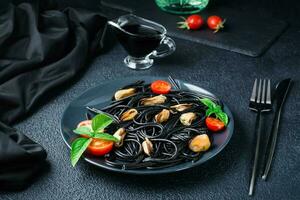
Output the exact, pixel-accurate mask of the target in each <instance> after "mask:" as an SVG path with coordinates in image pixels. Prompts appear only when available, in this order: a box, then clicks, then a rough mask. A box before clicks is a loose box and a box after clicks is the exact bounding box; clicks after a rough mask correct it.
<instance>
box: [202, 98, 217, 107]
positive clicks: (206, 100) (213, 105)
mask: <svg viewBox="0 0 300 200" xmlns="http://www.w3.org/2000/svg"><path fill="white" fill-rule="evenodd" d="M200 101H201V103H203V104H204V105H206V106H207V107H208V108H215V107H216V104H215V103H214V102H213V101H212V100H210V99H208V98H203V99H200Z"/></svg>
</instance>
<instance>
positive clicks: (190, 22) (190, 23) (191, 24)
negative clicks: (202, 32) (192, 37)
mask: <svg viewBox="0 0 300 200" xmlns="http://www.w3.org/2000/svg"><path fill="white" fill-rule="evenodd" d="M183 19H184V21H183V22H178V24H179V28H182V29H191V30H197V29H199V28H201V27H202V26H203V24H204V20H203V18H202V17H201V16H200V15H191V16H189V17H188V18H187V19H185V18H183Z"/></svg>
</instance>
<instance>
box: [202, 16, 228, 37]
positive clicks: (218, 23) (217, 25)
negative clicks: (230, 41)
mask: <svg viewBox="0 0 300 200" xmlns="http://www.w3.org/2000/svg"><path fill="white" fill-rule="evenodd" d="M225 21H226V20H222V18H221V17H219V16H216V15H213V16H210V17H209V18H208V19H207V25H208V27H209V28H210V29H212V30H215V31H214V32H215V33H216V32H218V31H219V30H220V29H222V28H224V23H225Z"/></svg>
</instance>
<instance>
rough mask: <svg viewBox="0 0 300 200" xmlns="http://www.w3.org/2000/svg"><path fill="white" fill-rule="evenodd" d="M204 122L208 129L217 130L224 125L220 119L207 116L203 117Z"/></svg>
mask: <svg viewBox="0 0 300 200" xmlns="http://www.w3.org/2000/svg"><path fill="white" fill-rule="evenodd" d="M205 124H206V126H207V128H208V130H210V131H213V132H217V131H220V130H222V129H223V128H224V127H225V124H224V122H222V121H220V120H219V119H216V118H213V117H207V118H206V119H205Z"/></svg>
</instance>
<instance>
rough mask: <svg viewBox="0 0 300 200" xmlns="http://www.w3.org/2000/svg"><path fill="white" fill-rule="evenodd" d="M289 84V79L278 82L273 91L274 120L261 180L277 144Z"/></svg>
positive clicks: (290, 80)
mask: <svg viewBox="0 0 300 200" xmlns="http://www.w3.org/2000/svg"><path fill="white" fill-rule="evenodd" d="M291 83H292V79H290V78H289V79H285V80H282V81H280V82H279V83H278V84H277V86H276V90H275V100H276V109H275V115H274V119H273V122H272V129H271V133H270V135H269V138H268V142H267V147H269V151H267V152H266V156H265V160H266V162H265V166H264V171H263V175H262V179H263V180H266V179H267V176H268V173H269V171H270V167H271V163H272V160H273V156H274V152H275V147H276V142H277V136H278V128H279V122H280V115H281V110H282V107H283V104H284V102H285V99H286V96H287V93H288V91H289V88H290V86H291Z"/></svg>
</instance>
